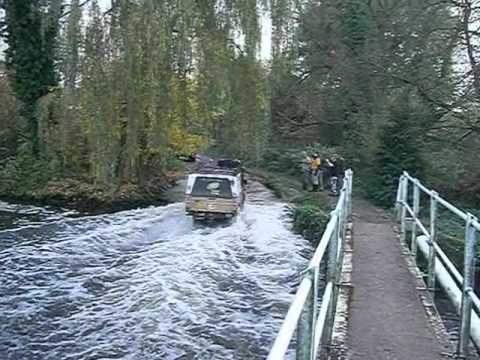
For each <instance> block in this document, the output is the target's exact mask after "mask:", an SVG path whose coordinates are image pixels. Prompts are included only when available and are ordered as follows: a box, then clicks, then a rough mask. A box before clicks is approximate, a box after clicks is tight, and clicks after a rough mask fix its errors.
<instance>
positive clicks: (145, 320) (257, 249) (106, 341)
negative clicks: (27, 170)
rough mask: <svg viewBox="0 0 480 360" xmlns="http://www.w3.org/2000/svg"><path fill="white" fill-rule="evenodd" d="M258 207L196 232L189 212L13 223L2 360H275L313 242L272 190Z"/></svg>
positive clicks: (177, 209) (7, 240)
mask: <svg viewBox="0 0 480 360" xmlns="http://www.w3.org/2000/svg"><path fill="white" fill-rule="evenodd" d="M249 199H250V200H249V201H248V202H247V204H246V205H245V208H244V210H243V211H242V213H241V214H240V216H239V217H237V219H235V220H234V221H233V222H232V223H231V224H221V225H216V226H207V225H201V224H200V225H197V224H194V223H193V222H192V220H191V219H190V218H188V217H186V216H185V215H184V208H183V205H182V204H173V205H169V206H166V207H152V208H148V209H141V210H133V211H126V212H121V213H117V214H110V215H102V216H90V217H81V218H69V217H68V216H64V215H62V214H61V213H55V214H53V215H52V213H51V212H49V211H46V213H42V212H41V211H40V210H38V209H36V212H34V215H35V217H36V219H35V226H34V227H31V226H30V225H28V221H26V220H25V219H23V220H22V221H24V223H23V224H24V225H25V224H27V225H26V226H20V225H19V223H18V222H15V221H13V222H10V223H9V225H8V226H5V227H7V228H9V229H11V230H14V231H11V230H4V231H2V232H1V233H0V237H1V238H2V240H1V241H0V281H1V283H2V288H1V295H2V296H1V298H0V358H1V359H6V360H17V359H18V360H29V359H32V360H33V359H41V360H59V359H65V360H93V359H124V360H127V359H128V360H129V359H132V360H133V359H135V360H138V359H166V360H169V359H172V360H173V359H176V360H178V359H262V358H265V356H266V354H267V351H268V348H269V346H270V345H271V343H272V341H273V338H274V336H275V334H276V332H277V331H278V328H279V326H280V324H281V321H282V318H283V317H284V315H285V313H286V311H287V309H288V305H289V303H290V301H291V296H292V295H291V293H292V289H293V288H294V287H295V285H296V284H297V283H298V280H299V279H298V276H299V273H300V271H301V270H302V269H303V268H304V266H305V265H306V263H307V260H306V259H305V249H309V244H308V243H306V242H305V241H304V240H303V239H301V238H299V237H297V236H295V235H293V234H292V233H291V232H290V230H289V226H288V224H287V222H286V220H285V214H284V207H283V205H282V204H280V203H278V202H276V201H274V199H273V197H272V196H271V194H269V193H268V192H267V191H266V190H264V189H262V188H260V187H259V186H258V185H257V186H256V187H254V189H253V191H252V193H251V194H250V197H249ZM9 206H10V205H9ZM16 210H18V209H15V208H13V210H12V206H10V208H9V207H7V205H5V204H3V207H2V209H0V211H5V212H8V211H16ZM32 211H33V210H32ZM39 214H40V215H39ZM42 214H43V215H42ZM42 216H44V217H43V220H42V219H41V220H40V221H38V217H40V218H41V217H42ZM4 225H5V224H4Z"/></svg>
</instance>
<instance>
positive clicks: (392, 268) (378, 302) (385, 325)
mask: <svg viewBox="0 0 480 360" xmlns="http://www.w3.org/2000/svg"><path fill="white" fill-rule="evenodd" d="M354 214H355V215H356V216H355V220H354V255H353V270H354V271H353V275H352V284H353V296H352V303H351V308H350V310H351V321H350V329H349V348H350V350H351V360H377V359H378V360H411V359H415V360H439V359H442V358H443V357H442V353H443V354H444V353H445V352H446V351H447V349H446V348H445V347H444V346H442V344H441V343H440V342H439V341H438V340H437V338H436V336H435V335H434V334H435V333H434V330H433V327H432V326H431V324H430V322H429V321H428V318H427V315H426V312H425V308H424V307H423V304H422V302H421V300H420V297H419V294H418V291H417V290H416V282H415V278H414V276H413V275H412V274H411V273H410V271H409V270H408V266H407V263H406V261H405V259H404V258H403V256H402V247H401V245H400V244H399V241H398V240H397V238H396V237H395V234H394V231H393V223H392V221H391V219H390V218H389V216H388V215H387V214H386V213H384V212H383V211H381V210H379V209H376V208H375V207H373V206H372V205H370V204H368V203H367V202H363V201H357V202H356V204H355V205H354Z"/></svg>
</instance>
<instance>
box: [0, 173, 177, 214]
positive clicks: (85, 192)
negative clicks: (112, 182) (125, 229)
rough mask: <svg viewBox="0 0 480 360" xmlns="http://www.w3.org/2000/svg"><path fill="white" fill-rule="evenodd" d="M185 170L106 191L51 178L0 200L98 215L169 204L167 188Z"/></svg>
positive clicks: (4, 194)
mask: <svg viewBox="0 0 480 360" xmlns="http://www.w3.org/2000/svg"><path fill="white" fill-rule="evenodd" d="M184 176H185V171H184V170H178V171H170V172H168V173H166V174H165V176H162V177H157V178H155V179H151V180H150V181H149V182H147V183H146V184H143V185H139V184H134V183H126V184H122V185H119V186H118V187H117V188H116V189H114V190H105V189H102V188H99V187H97V186H95V185H94V184H92V183H90V182H88V181H86V180H83V179H68V178H67V179H61V180H52V181H49V182H47V183H46V184H43V185H40V186H38V187H35V188H32V189H28V190H22V191H19V190H11V191H4V192H2V193H0V200H2V201H6V202H10V203H18V204H30V205H36V206H51V207H57V208H65V209H72V210H76V211H79V212H82V213H89V214H101V213H112V212H116V211H122V210H130V209H135V208H143V207H148V206H151V205H167V204H169V203H171V202H172V201H171V200H170V197H169V196H168V191H169V190H170V189H172V188H173V187H174V186H175V185H176V184H177V182H178V181H179V180H180V179H182V178H184Z"/></svg>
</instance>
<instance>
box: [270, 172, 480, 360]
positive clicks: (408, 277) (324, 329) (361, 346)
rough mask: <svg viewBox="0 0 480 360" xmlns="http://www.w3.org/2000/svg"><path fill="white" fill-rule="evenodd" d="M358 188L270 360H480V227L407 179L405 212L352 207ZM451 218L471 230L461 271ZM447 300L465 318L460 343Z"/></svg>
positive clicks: (344, 201)
mask: <svg viewBox="0 0 480 360" xmlns="http://www.w3.org/2000/svg"><path fill="white" fill-rule="evenodd" d="M352 184H353V172H352V171H351V170H349V171H347V172H346V177H345V183H344V185H343V188H342V191H341V194H340V196H339V199H338V202H337V204H336V207H335V210H334V211H333V212H332V213H331V215H330V221H329V223H328V225H327V227H326V230H325V232H324V234H323V237H322V239H321V241H320V243H319V245H318V247H317V249H316V251H315V253H314V255H313V257H312V259H311V261H310V263H309V266H308V268H307V269H306V272H305V276H304V278H303V280H302V282H301V283H300V285H299V287H298V289H297V292H296V294H295V296H294V298H293V301H292V303H291V306H290V308H289V310H288V313H287V315H286V317H285V319H284V321H283V325H282V327H281V329H280V331H279V333H278V335H277V337H276V340H275V341H274V343H273V345H272V348H271V351H270V353H269V356H268V360H280V359H292V358H295V359H299V360H316V359H345V360H347V359H352V360H382V359H385V360H407V359H408V360H410V359H415V360H439V359H452V358H458V359H479V354H478V352H477V351H478V350H479V348H480V317H479V315H480V301H479V297H478V289H476V288H475V269H476V268H475V258H476V242H477V233H478V232H479V231H480V223H479V221H478V220H477V219H476V218H475V217H474V216H473V215H472V214H469V213H466V212H464V211H462V210H460V209H458V208H457V207H455V206H454V205H452V204H450V203H449V202H447V201H446V200H445V199H443V198H442V197H441V196H440V195H439V194H438V193H436V192H435V191H433V190H430V189H429V188H427V187H426V186H424V185H423V184H422V183H421V182H420V181H419V180H418V179H415V178H413V177H412V176H410V175H409V174H408V173H406V172H405V173H403V175H402V176H401V177H400V179H399V182H398V191H397V199H396V204H395V214H393V213H389V212H387V211H385V210H382V209H378V208H375V207H374V206H372V205H371V204H369V203H368V202H366V201H363V200H359V199H355V200H352ZM392 205H393V204H392ZM447 215H449V216H454V217H456V218H457V220H459V221H460V222H461V223H462V224H463V228H464V236H462V239H461V240H462V241H461V242H460V243H461V244H462V246H463V249H462V251H463V256H462V257H463V262H461V261H460V262H459V261H458V259H457V263H456V264H455V262H454V261H453V260H452V259H451V258H450V257H449V255H447V252H445V251H444V250H445V249H442V247H441V242H440V241H439V239H440V237H441V236H442V234H441V227H440V226H439V225H440V224H441V222H442V220H443V218H444V217H445V216H447ZM439 294H442V296H445V295H446V297H447V298H448V299H449V302H450V304H451V305H452V306H453V307H454V308H455V309H456V311H457V314H458V317H457V318H456V319H455V320H454V326H453V327H454V329H453V334H454V335H453V336H452V329H446V326H445V324H444V322H443V321H442V317H441V316H440V315H439V313H438V311H437V307H436V305H435V304H436V303H435V298H436V297H437V296H439Z"/></svg>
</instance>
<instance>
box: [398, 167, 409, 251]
mask: <svg viewBox="0 0 480 360" xmlns="http://www.w3.org/2000/svg"><path fill="white" fill-rule="evenodd" d="M400 201H401V203H402V210H401V215H400V239H401V240H402V242H403V243H404V242H405V240H406V236H407V224H406V221H407V220H406V218H407V209H406V207H405V205H407V204H408V178H407V177H406V176H404V177H403V184H402V198H401V200H400Z"/></svg>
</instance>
